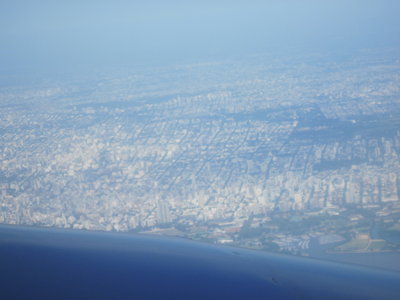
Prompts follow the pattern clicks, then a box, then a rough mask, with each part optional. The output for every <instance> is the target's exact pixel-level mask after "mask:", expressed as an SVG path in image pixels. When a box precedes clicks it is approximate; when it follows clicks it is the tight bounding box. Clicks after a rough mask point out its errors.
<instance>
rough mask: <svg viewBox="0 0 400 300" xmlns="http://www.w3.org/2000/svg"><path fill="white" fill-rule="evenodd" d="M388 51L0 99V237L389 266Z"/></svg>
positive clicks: (109, 75) (396, 144) (228, 66)
mask: <svg viewBox="0 0 400 300" xmlns="http://www.w3.org/2000/svg"><path fill="white" fill-rule="evenodd" d="M393 51H396V49H386V52H379V53H377V52H374V51H364V52H363V51H359V52H358V53H357V55H356V56H354V57H353V58H352V59H343V60H340V59H338V58H337V57H334V58H333V57H330V56H328V55H325V56H321V55H318V54H308V55H307V56H301V57H295V56H294V57H287V59H286V60H277V59H274V57H273V56H272V55H269V54H258V55H255V56H249V57H247V58H246V59H242V60H225V61H217V62H205V63H198V64H188V65H174V66H167V67H158V68H150V67H148V68H144V67H143V68H142V69H138V70H125V71H118V72H104V73H101V74H100V76H99V78H98V79H96V80H90V79H87V80H78V79H74V78H72V79H70V80H69V81H61V80H60V81H57V80H56V79H55V80H53V81H48V82H44V83H41V84H31V85H24V86H2V87H1V88H0V101H1V106H0V132H1V134H0V139H1V142H0V176H1V178H2V179H1V181H0V196H1V201H0V223H3V224H20V225H35V226H46V227H60V228H71V229H85V230H101V231H104V230H105V231H125V232H135V233H145V234H163V235H171V236H180V237H185V238H190V239H195V240H201V241H206V242H211V243H217V244H226V245H234V246H239V247H246V248H254V249H262V250H266V251H272V252H285V253H291V254H297V255H305V256H309V255H311V256H312V246H311V245H313V244H315V243H317V244H318V245H319V246H320V247H326V249H327V251H328V252H332V253H341V252H343V253H371V252H379V253H381V252H398V251H399V250H400V241H399V233H400V222H399V220H400V201H399V199H400V160H399V155H400V101H399V100H400V98H399V96H400V85H399V83H400V72H399V71H400V63H399V61H398V60H395V59H393V56H394V55H393V54H392V52H393Z"/></svg>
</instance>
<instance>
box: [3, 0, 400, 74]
mask: <svg viewBox="0 0 400 300" xmlns="http://www.w3.org/2000/svg"><path fill="white" fill-rule="evenodd" d="M399 11H400V1H398V0H348V1H344V0H343V1H342V0H318V1H317V0H280V1H277V0H270V1H268V0H264V1H251V0H247V1H244V0H241V1H235V0H230V1H218V0H214V1H207V0H202V1H189V0H186V1H165V0H164V1H161V0H159V1H154V0H146V1H118V0H113V1H111V0H110V1H102V0H93V1H92V0H87V1H85V0H79V1H75V0H68V1H67V0H66V1H62V0H54V1H50V0H47V1H45V0H35V1H30V0H25V1H23V0H10V1H8V0H2V1H0V40H1V47H0V68H1V71H2V72H4V71H16V70H24V69H25V68H37V69H41V68H42V69H47V68H60V69H62V68H63V67H66V66H79V65H96V66H102V65H104V66H109V65H114V64H116V65H117V64H137V63H147V62H153V63H158V62H168V61H179V60H180V59H183V60H198V59H205V60H207V59H208V58H212V57H224V56H231V55H240V54H242V53H252V52H260V51H277V53H280V52H281V51H282V50H285V49H303V50H302V51H304V49H305V50H306V51H307V50H309V49H322V50H324V49H333V50H335V49H338V50H340V49H342V48H344V49H346V48H348V47H349V48H351V47H360V48H365V47H376V46H385V45H391V46H393V45H394V46H398V45H400V21H399V20H400V18H398V12H399Z"/></svg>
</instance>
